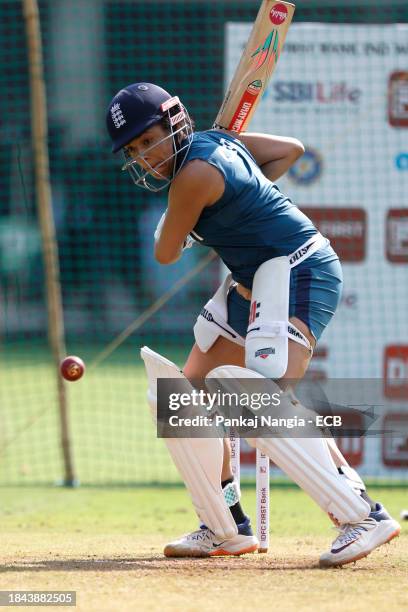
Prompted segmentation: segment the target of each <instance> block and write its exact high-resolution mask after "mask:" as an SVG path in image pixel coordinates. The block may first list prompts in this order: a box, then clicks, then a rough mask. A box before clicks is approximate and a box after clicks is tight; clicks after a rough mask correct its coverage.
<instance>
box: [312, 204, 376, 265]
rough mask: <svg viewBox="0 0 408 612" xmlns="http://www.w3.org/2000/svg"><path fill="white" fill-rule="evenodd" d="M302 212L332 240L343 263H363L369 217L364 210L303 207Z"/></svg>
mask: <svg viewBox="0 0 408 612" xmlns="http://www.w3.org/2000/svg"><path fill="white" fill-rule="evenodd" d="M302 211H303V212H304V213H305V215H307V216H308V217H309V218H310V219H311V220H312V221H313V223H314V224H315V226H316V227H317V228H318V230H319V231H320V232H321V233H322V234H323V235H324V236H325V237H326V238H328V239H329V240H330V242H331V245H332V247H333V248H334V250H335V251H336V253H337V254H338V256H339V257H340V259H341V260H342V261H353V262H354V261H363V260H364V259H365V256H366V232H367V215H366V211H365V210H364V209H363V208H333V207H330V208H329V207H317V208H315V207H313V208H312V207H310V208H309V207H307V208H305V207H303V206H302Z"/></svg>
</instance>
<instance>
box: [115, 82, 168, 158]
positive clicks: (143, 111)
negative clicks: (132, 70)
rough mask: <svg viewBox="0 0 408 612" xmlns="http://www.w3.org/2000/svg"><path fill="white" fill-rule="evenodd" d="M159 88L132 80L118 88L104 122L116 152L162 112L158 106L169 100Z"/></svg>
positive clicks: (160, 116) (163, 113)
mask: <svg viewBox="0 0 408 612" xmlns="http://www.w3.org/2000/svg"><path fill="white" fill-rule="evenodd" d="M171 97H172V96H171V95H170V94H169V93H168V92H167V91H166V90H165V89H162V87H159V86H158V85H154V84H153V83H133V84H132V85H128V86H127V87H125V88H124V89H121V90H120V91H119V92H118V93H117V94H116V96H114V98H113V99H112V101H111V103H110V104H109V108H108V111H107V114H106V125H107V128H108V132H109V135H110V137H111V139H112V152H113V153H116V152H117V151H119V150H120V149H122V148H123V147H124V146H125V145H127V144H128V143H129V142H130V141H131V140H133V139H134V138H136V137H137V136H139V134H141V133H142V132H144V131H145V130H147V128H149V127H150V126H152V125H153V124H155V123H157V122H158V121H160V120H161V119H162V118H163V117H164V116H165V114H166V113H165V112H164V111H163V110H162V109H161V105H162V104H163V103H164V102H166V101H167V100H170V99H171Z"/></svg>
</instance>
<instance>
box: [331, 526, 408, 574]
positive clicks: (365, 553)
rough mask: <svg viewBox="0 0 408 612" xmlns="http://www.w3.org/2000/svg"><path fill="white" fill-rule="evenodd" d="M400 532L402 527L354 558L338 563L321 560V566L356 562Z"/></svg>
mask: <svg viewBox="0 0 408 612" xmlns="http://www.w3.org/2000/svg"><path fill="white" fill-rule="evenodd" d="M400 533H401V528H399V529H396V530H395V531H393V532H392V534H391V535H390V536H388V538H387V539H386V540H384V542H381V544H377V546H374V547H373V548H371V549H370V550H367V551H365V552H363V553H360V554H359V555H356V556H355V557H353V558H352V559H346V560H344V561H337V562H336V563H332V562H330V561H320V562H319V567H322V568H327V567H341V566H342V565H347V564H348V563H354V562H355V561H360V559H364V557H368V555H369V554H370V553H372V552H373V550H375V549H376V548H379V547H380V546H382V545H383V544H388V542H391V540H393V539H394V538H396V537H398V536H399V534H400Z"/></svg>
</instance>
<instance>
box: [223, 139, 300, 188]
mask: <svg viewBox="0 0 408 612" xmlns="http://www.w3.org/2000/svg"><path fill="white" fill-rule="evenodd" d="M229 134H231V136H234V137H235V138H237V139H238V140H241V142H243V143H244V145H245V146H246V147H247V148H248V149H249V151H250V152H251V153H252V155H253V156H254V158H255V160H256V163H257V164H258V166H259V167H260V168H261V170H262V172H263V173H264V175H265V176H266V177H267V178H268V179H269V180H270V181H276V180H277V179H278V178H279V177H280V176H282V175H283V174H285V172H287V170H289V168H290V167H291V166H292V165H293V164H294V163H295V161H296V160H297V159H299V157H301V155H303V153H304V152H305V148H304V146H303V144H302V143H301V142H300V140H297V139H296V138H290V137H288V136H272V135H269V134H257V133H244V134H235V133H234V132H229Z"/></svg>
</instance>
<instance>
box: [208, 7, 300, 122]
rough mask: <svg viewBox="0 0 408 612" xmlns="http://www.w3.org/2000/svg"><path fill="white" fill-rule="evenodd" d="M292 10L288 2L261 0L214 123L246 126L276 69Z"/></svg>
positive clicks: (293, 8) (293, 9) (293, 10)
mask: <svg viewBox="0 0 408 612" xmlns="http://www.w3.org/2000/svg"><path fill="white" fill-rule="evenodd" d="M294 12H295V5H294V4H290V3H289V2H281V1H280V0H263V2H262V4H261V7H260V9H259V11H258V15H257V18H256V20H255V23H254V26H253V28H252V31H251V34H250V37H249V40H248V42H247V44H246V47H245V49H244V52H243V54H242V56H241V60H240V62H239V64H238V68H237V69H236V71H235V74H234V76H233V78H232V81H231V83H230V85H229V87H228V90H227V93H226V94H225V98H224V101H223V103H222V105H221V108H220V110H219V111H218V115H217V118H216V119H215V122H214V126H213V127H215V128H224V129H227V130H232V131H233V132H237V133H239V132H242V131H243V130H245V128H246V127H247V125H248V124H249V122H250V120H251V117H252V115H253V114H254V112H255V109H256V107H257V106H258V103H259V101H260V99H261V97H262V94H263V93H264V92H265V90H266V87H267V85H268V83H269V80H270V78H271V76H272V73H273V71H274V70H275V67H276V64H277V61H278V59H279V55H280V54H281V51H282V47H283V43H284V42H285V38H286V34H287V31H288V28H289V26H290V23H291V21H292V17H293V13H294Z"/></svg>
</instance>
